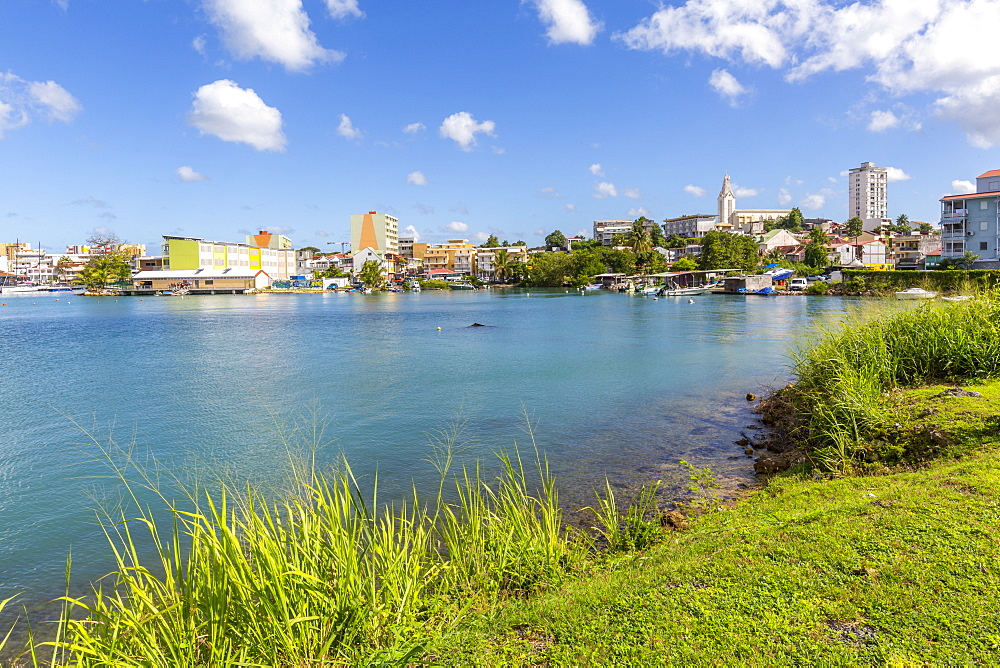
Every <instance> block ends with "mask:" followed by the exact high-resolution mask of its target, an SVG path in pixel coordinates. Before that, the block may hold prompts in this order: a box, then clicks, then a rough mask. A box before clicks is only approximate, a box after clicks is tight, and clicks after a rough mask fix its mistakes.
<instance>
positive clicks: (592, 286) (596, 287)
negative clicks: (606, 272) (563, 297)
mask: <svg viewBox="0 0 1000 668" xmlns="http://www.w3.org/2000/svg"><path fill="white" fill-rule="evenodd" d="M603 287H604V286H603V285H601V284H600V283H591V284H590V285H585V286H583V289H584V290H587V291H590V290H600V289H601V288H603Z"/></svg>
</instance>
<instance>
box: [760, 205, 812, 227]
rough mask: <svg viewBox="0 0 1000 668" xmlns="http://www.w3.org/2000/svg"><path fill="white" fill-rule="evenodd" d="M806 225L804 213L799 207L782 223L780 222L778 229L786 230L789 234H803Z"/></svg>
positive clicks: (782, 220) (790, 212) (785, 217)
mask: <svg viewBox="0 0 1000 668" xmlns="http://www.w3.org/2000/svg"><path fill="white" fill-rule="evenodd" d="M804 225H805V218H804V217H803V216H802V211H801V210H800V209H799V208H798V207H795V208H794V209H792V210H791V211H789V212H788V215H787V216H784V217H783V218H782V219H781V220H780V221H778V227H781V228H783V229H786V230H788V231H789V232H801V231H802V227H803V226H804ZM765 228H766V226H765Z"/></svg>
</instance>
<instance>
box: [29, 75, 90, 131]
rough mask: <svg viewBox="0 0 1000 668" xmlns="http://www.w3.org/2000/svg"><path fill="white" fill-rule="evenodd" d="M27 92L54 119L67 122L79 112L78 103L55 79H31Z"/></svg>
mask: <svg viewBox="0 0 1000 668" xmlns="http://www.w3.org/2000/svg"><path fill="white" fill-rule="evenodd" d="M28 93H29V94H30V95H31V97H32V98H34V100H35V102H37V103H38V104H39V105H41V107H42V109H44V110H45V112H46V114H47V115H48V117H49V118H50V119H52V120H54V121H62V122H63V123H69V122H70V121H72V120H73V119H74V118H75V117H76V115H77V114H78V113H79V112H80V109H81V107H80V103H79V102H77V101H76V98H75V97H73V96H72V95H70V94H69V91H67V90H66V89H65V88H63V87H62V86H60V85H59V84H57V83H56V82H55V81H46V82H44V83H42V82H40V81H32V82H30V83H29V84H28Z"/></svg>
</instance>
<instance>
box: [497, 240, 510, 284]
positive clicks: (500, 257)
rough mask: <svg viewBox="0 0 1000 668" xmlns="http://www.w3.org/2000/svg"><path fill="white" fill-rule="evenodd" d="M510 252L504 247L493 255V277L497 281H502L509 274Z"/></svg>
mask: <svg viewBox="0 0 1000 668" xmlns="http://www.w3.org/2000/svg"><path fill="white" fill-rule="evenodd" d="M511 260H512V258H511V257H510V254H509V253H508V252H507V249H506V248H501V249H500V250H498V251H497V252H496V254H495V255H494V256H493V277H494V278H495V279H496V280H498V281H503V280H504V279H506V278H507V277H508V276H509V275H510V270H511Z"/></svg>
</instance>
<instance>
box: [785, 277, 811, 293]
mask: <svg viewBox="0 0 1000 668" xmlns="http://www.w3.org/2000/svg"><path fill="white" fill-rule="evenodd" d="M808 285H809V280H808V279H806V278H793V279H792V282H791V283H789V284H788V289H789V290H805V289H806V287H807V286H808Z"/></svg>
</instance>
